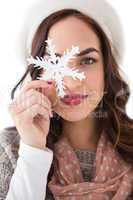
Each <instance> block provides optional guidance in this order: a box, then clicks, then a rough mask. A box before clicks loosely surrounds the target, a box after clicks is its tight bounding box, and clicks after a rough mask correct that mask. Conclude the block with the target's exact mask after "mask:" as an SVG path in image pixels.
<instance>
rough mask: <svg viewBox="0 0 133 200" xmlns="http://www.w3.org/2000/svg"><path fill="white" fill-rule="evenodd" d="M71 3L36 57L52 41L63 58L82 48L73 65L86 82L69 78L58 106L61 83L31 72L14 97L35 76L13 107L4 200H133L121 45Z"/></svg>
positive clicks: (51, 23) (4, 143) (50, 24)
mask: <svg viewBox="0 0 133 200" xmlns="http://www.w3.org/2000/svg"><path fill="white" fill-rule="evenodd" d="M54 2H56V1H54ZM58 2H59V1H58ZM58 2H57V4H58ZM79 2H81V1H79ZM82 2H83V1H82ZM86 2H87V1H86ZM71 3H72V1H71ZM55 4H56V3H55ZM73 4H74V2H73ZM81 4H82V3H81ZM64 5H65V6H64V9H61V10H57V11H56V12H54V13H52V14H51V15H49V16H48V17H46V18H45V19H44V20H43V21H42V23H41V24H40V25H39V27H38V29H37V31H36V33H35V35H34V38H33V42H32V47H31V55H32V56H33V57H36V56H39V57H44V56H46V50H45V49H46V48H45V47H46V46H45V45H44V42H45V40H46V39H47V38H48V37H50V38H52V39H53V41H54V44H55V46H56V50H57V52H58V55H59V56H61V55H62V54H63V52H64V50H65V49H67V48H70V47H71V46H72V45H78V46H79V47H80V50H81V51H80V55H79V56H77V57H76V58H75V60H74V61H73V62H72V63H71V64H72V65H73V64H74V66H76V68H77V69H79V70H81V71H83V72H84V73H85V75H86V79H85V80H83V81H79V80H73V79H72V78H71V77H67V76H66V77H64V83H65V86H66V89H65V92H66V94H67V96H66V98H63V99H58V101H57V102H56V104H55V102H54V101H53V94H55V83H54V81H53V80H51V81H48V82H46V81H44V80H37V79H39V77H41V75H42V73H43V72H42V70H41V69H40V68H34V67H33V65H30V66H28V67H27V70H26V72H25V74H24V76H23V77H22V79H21V80H20V81H19V83H18V84H17V86H16V87H15V88H14V89H13V91H12V98H14V92H15V90H16V88H17V87H18V86H19V84H21V83H23V81H24V80H25V78H26V77H27V75H28V74H29V73H30V75H31V77H32V81H30V82H28V83H26V84H24V86H23V87H22V89H21V92H20V94H19V95H18V96H17V97H16V98H14V100H13V102H12V103H11V104H10V106H9V112H10V114H11V116H12V119H13V120H14V123H15V127H13V128H7V129H5V130H4V131H3V132H2V133H1V155H2V156H1V157H2V159H1V164H0V167H1V193H0V195H1V199H6V200H9V199H10V200H12V199H13V200H18V199H32V200H34V199H37V200H41V199H76V200H77V199H80V200H81V199H93V200H95V199H98V200H104V199H113V200H117V199H121V200H122V199H123V200H126V199H132V198H133V194H132V192H133V168H132V167H133V156H132V154H133V135H132V133H133V120H131V119H129V117H128V116H127V114H126V111H125V106H126V103H127V100H128V97H129V94H130V92H129V87H128V85H127V83H126V82H125V81H124V80H123V79H122V77H121V75H120V72H119V65H118V63H117V61H118V60H117V56H116V54H115V51H114V50H113V48H112V46H113V45H115V43H114V44H111V42H110V40H109V38H108V36H109V35H108V34H107V33H105V31H103V29H102V27H101V26H100V25H99V24H98V23H97V22H96V20H95V18H93V19H92V17H90V16H89V14H88V15H86V14H85V13H82V12H80V11H78V9H77V10H76V9H70V8H69V9H68V8H67V7H68V6H66V5H67V3H66V4H65V1H64ZM96 5H97V4H96ZM82 6H84V5H82ZM51 7H52V4H51ZM75 7H76V6H75ZM81 10H82V9H81ZM113 31H115V30H113ZM113 42H114V41H113ZM111 45H112V46H111ZM86 49H87V50H86ZM81 52H82V53H81ZM122 91H124V93H122V94H121V95H120V92H122ZM77 93H78V94H82V95H87V97H86V98H84V99H81V98H79V97H78V98H76V97H75V96H74V95H75V94H77ZM72 95H73V97H75V98H73V97H72ZM52 112H53V114H52Z"/></svg>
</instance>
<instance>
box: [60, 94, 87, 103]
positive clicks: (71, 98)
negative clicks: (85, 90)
mask: <svg viewBox="0 0 133 200" xmlns="http://www.w3.org/2000/svg"><path fill="white" fill-rule="evenodd" d="M87 97H88V95H81V94H73V95H65V96H64V97H63V98H61V101H62V102H63V103H64V104H66V105H79V104H80V103H81V102H82V101H83V100H84V99H86V98H87Z"/></svg>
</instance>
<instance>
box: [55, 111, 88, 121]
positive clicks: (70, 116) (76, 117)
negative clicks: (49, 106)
mask: <svg viewBox="0 0 133 200" xmlns="http://www.w3.org/2000/svg"><path fill="white" fill-rule="evenodd" d="M59 115H60V116H61V117H62V118H63V119H64V120H66V121H70V122H76V121H81V120H83V119H85V118H87V117H88V115H89V113H88V114H87V113H86V112H85V113H82V114H81V113H67V114H66V113H65V114H63V113H60V114H59Z"/></svg>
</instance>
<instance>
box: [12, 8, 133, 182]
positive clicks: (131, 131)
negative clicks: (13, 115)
mask: <svg viewBox="0 0 133 200" xmlns="http://www.w3.org/2000/svg"><path fill="white" fill-rule="evenodd" d="M69 16H75V17H77V18H79V19H81V20H83V21H84V22H86V24H87V25H89V26H91V28H92V30H93V31H94V32H95V33H96V35H97V36H98V38H99V40H100V44H101V50H102V54H103V60H104V80H105V95H104V96H103V99H102V107H101V102H100V103H99V105H98V106H97V108H96V109H95V112H98V111H100V109H102V112H103V113H107V114H108V115H107V116H106V117H97V119H96V121H97V124H98V126H99V128H98V130H99V131H102V130H103V129H104V130H105V132H106V133H107V135H108V137H109V139H110V141H111V142H112V144H113V145H114V147H115V148H116V150H117V151H118V152H119V153H120V155H121V156H122V158H123V159H124V160H125V161H126V162H128V163H131V164H133V120H132V119H130V118H129V117H128V115H127V114H126V108H125V107H126V103H127V101H128V98H129V95H130V90H129V86H128V84H127V83H126V82H125V81H124V80H123V79H122V77H121V75H120V72H119V66H118V64H117V62H116V60H115V58H114V56H113V53H112V50H111V46H110V41H109V39H108V37H107V36H106V34H105V33H104V31H103V30H102V29H101V27H100V26H99V24H98V23H97V22H96V21H95V20H93V19H91V18H90V17H89V16H86V15H84V14H83V13H81V12H80V11H78V10H74V9H63V10H60V11H57V12H55V13H53V14H51V15H50V16H48V17H47V18H45V19H44V20H43V21H42V22H41V24H40V25H39V27H38V29H37V31H36V33H35V36H34V38H33V42H32V53H31V55H32V56H33V57H36V56H39V57H43V56H44V54H45V48H46V45H45V40H46V39H47V36H48V33H49V30H50V28H51V26H52V25H53V24H55V23H56V22H58V21H59V20H61V19H64V18H66V17H69ZM114 31H115V30H114ZM28 73H30V75H31V77H32V80H35V79H38V78H39V77H40V73H41V69H40V68H33V66H32V65H29V66H27V69H26V72H25V74H24V75H23V77H22V78H21V80H20V81H19V82H18V84H17V85H16V86H15V87H14V89H13V90H12V93H11V98H12V99H13V98H14V93H15V91H16V89H17V87H18V86H19V85H20V84H22V83H23V81H24V79H25V77H26V75H27V74H28ZM61 132H62V118H61V117H60V116H58V114H55V115H54V117H53V118H51V123H50V130H49V134H48V138H47V147H49V148H50V149H52V150H53V147H54V145H53V144H54V143H55V142H56V141H58V139H59V136H60V135H61ZM52 173H53V164H52V165H51V169H50V171H49V175H48V180H50V177H51V175H52Z"/></svg>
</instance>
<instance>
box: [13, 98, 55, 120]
mask: <svg viewBox="0 0 133 200" xmlns="http://www.w3.org/2000/svg"><path fill="white" fill-rule="evenodd" d="M46 99H47V98H46V97H45V96H44V97H43V98H42V97H41V96H35V95H32V96H30V97H29V98H27V99H25V101H23V102H22V103H21V104H19V105H18V106H16V114H19V113H20V112H24V110H26V109H28V108H30V107H31V106H32V105H34V104H39V105H42V106H43V107H44V108H46V109H47V112H49V115H50V116H51V117H52V109H51V106H50V105H49V104H48V103H47V101H46Z"/></svg>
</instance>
